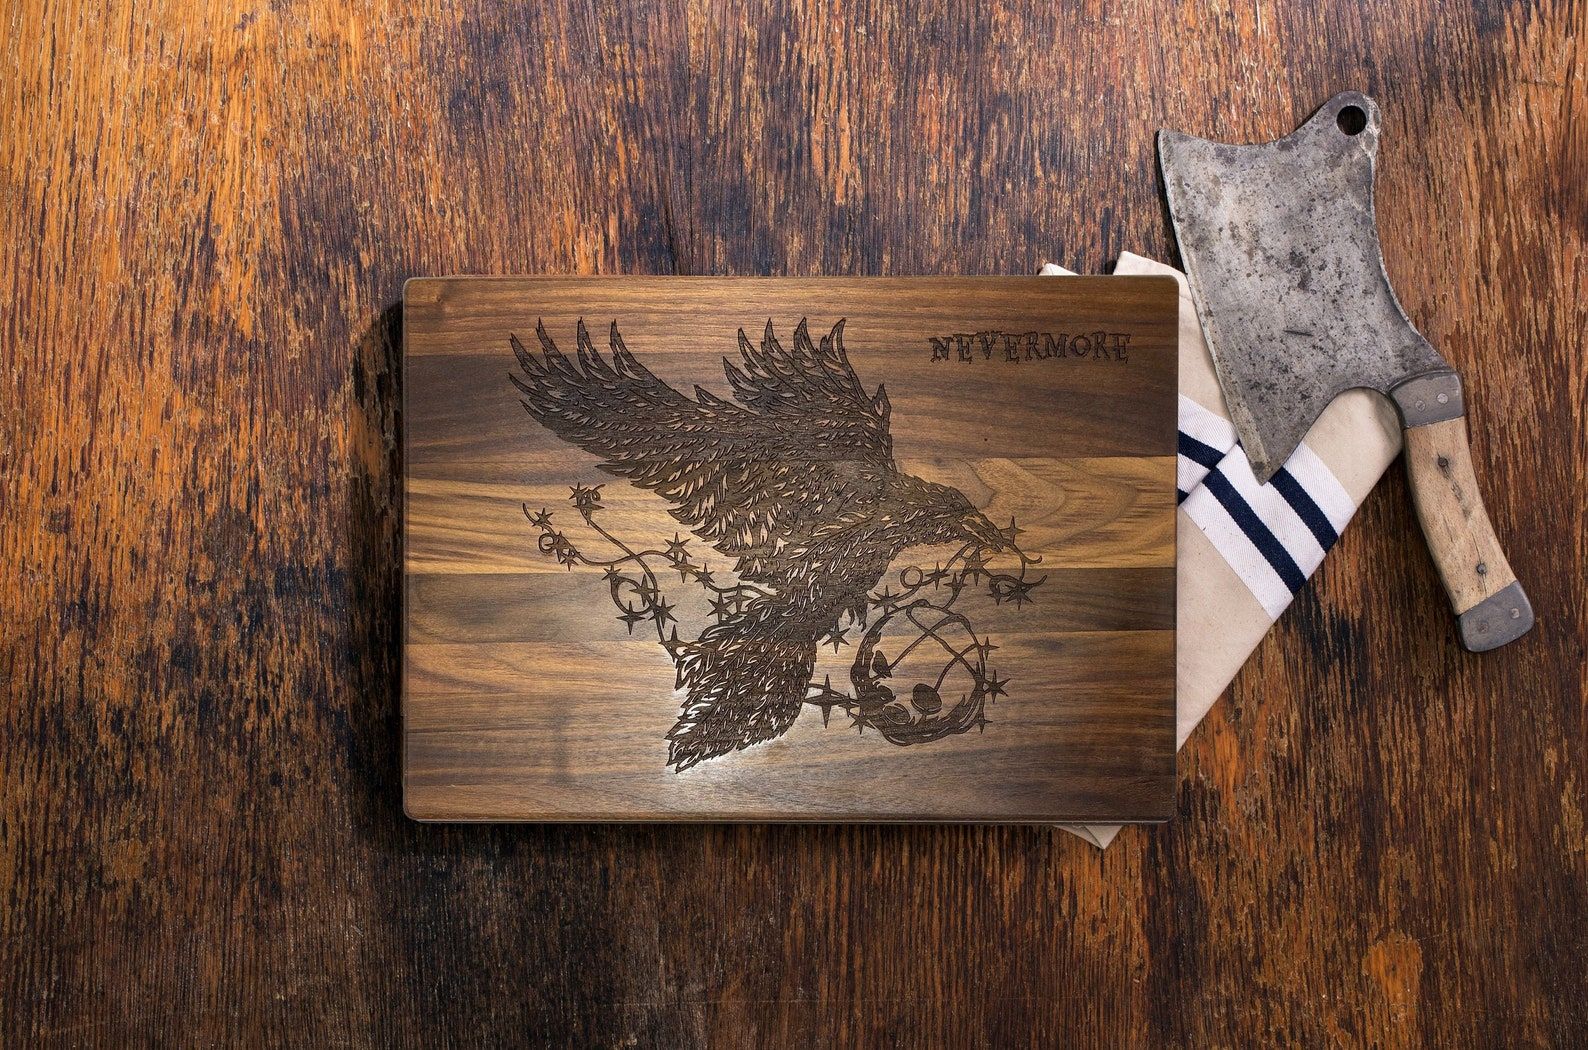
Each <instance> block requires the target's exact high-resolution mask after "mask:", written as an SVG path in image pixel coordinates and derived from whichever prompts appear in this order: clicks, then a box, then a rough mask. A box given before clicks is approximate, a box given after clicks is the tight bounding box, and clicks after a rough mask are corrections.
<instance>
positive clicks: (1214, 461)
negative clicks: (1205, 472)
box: [1180, 430, 1224, 468]
mask: <svg viewBox="0 0 1588 1050" xmlns="http://www.w3.org/2000/svg"><path fill="white" fill-rule="evenodd" d="M1180 454H1181V455H1182V456H1184V457H1185V458H1186V459H1189V460H1190V461H1191V462H1193V463H1200V464H1202V465H1203V466H1204V467H1209V468H1212V467H1216V466H1218V465H1219V460H1221V459H1223V458H1224V453H1222V452H1220V451H1219V450H1218V449H1216V448H1214V447H1213V446H1212V445H1204V444H1203V443H1202V442H1200V441H1198V440H1197V439H1196V438H1194V437H1192V436H1191V435H1190V434H1187V433H1186V432H1185V431H1183V430H1182V431H1180Z"/></svg>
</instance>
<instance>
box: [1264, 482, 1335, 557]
mask: <svg viewBox="0 0 1588 1050" xmlns="http://www.w3.org/2000/svg"><path fill="white" fill-rule="evenodd" d="M1269 484H1270V485H1272V486H1274V488H1275V489H1276V490H1278V492H1279V494H1280V495H1281V496H1283V497H1285V502H1286V503H1288V504H1290V507H1291V509H1292V510H1294V511H1295V512H1296V516H1297V517H1298V518H1300V519H1301V520H1302V521H1304V522H1306V524H1307V528H1309V529H1311V530H1312V534H1313V535H1314V536H1316V537H1318V546H1320V547H1322V548H1323V549H1324V550H1325V551H1328V549H1329V548H1330V547H1333V546H1334V541H1335V540H1337V539H1339V538H1340V534H1339V533H1338V532H1335V531H1334V526H1333V525H1331V524H1329V519H1328V518H1327V517H1325V516H1324V513H1323V510H1322V508H1320V507H1319V506H1318V505H1317V504H1316V503H1314V502H1313V501H1312V497H1311V496H1309V495H1307V490H1306V489H1304V488H1302V487H1301V482H1299V481H1297V480H1296V478H1295V476H1294V475H1293V474H1291V473H1290V471H1288V470H1286V469H1285V468H1284V467H1280V468H1279V472H1278V473H1276V474H1275V475H1274V476H1273V479H1272V480H1270V481H1269Z"/></svg>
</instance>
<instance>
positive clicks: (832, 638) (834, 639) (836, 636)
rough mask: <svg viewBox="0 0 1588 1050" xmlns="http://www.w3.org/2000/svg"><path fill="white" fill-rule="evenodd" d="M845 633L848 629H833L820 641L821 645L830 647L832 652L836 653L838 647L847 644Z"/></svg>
mask: <svg viewBox="0 0 1588 1050" xmlns="http://www.w3.org/2000/svg"><path fill="white" fill-rule="evenodd" d="M847 633H848V628H844V627H835V628H833V629H832V630H831V631H828V632H827V637H825V638H823V639H822V644H823V645H830V646H832V647H833V652H835V653H836V652H837V651H838V647H839V646H842V645H848V644H849V639H848V638H846V637H844V636H845V635H846V634H847Z"/></svg>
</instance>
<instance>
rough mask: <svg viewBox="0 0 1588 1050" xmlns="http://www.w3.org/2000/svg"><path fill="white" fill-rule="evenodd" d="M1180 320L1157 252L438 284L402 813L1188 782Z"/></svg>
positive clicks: (647, 810) (976, 802)
mask: <svg viewBox="0 0 1588 1050" xmlns="http://www.w3.org/2000/svg"><path fill="white" fill-rule="evenodd" d="M768 322H770V323H771V326H772V334H771V335H770V337H769V336H767V335H766V325H767V324H768ZM581 324H585V325H587V331H588V334H589V339H590V342H589V343H588V344H587V345H584V346H582V347H581V346H580V344H579V338H580V337H579V336H578V335H577V332H578V331H579V326H580V325H581ZM614 325H615V327H616V329H617V332H618V334H617V336H616V337H614V336H613V335H612V327H613V326H614ZM802 325H803V326H804V327H801V326H802ZM1176 325H1177V290H1176V287H1175V284H1174V282H1173V281H1171V280H1168V279H1165V278H1150V277H1149V278H1091V279H1079V278H1077V279H1070V280H1065V281H1055V280H1053V279H1051V278H1038V277H1023V278H968V279H965V278H960V279H944V278H861V279H830V280H819V279H781V280H779V279H761V280H757V279H731V280H722V279H707V278H670V279H645V278H618V279H601V278H582V279H556V278H522V279H511V278H507V279H487V278H437V279H422V280H414V281H410V282H408V285H407V289H406V295H405V310H404V325H403V331H404V340H405V347H404V356H403V368H402V375H403V390H404V405H405V407H404V418H405V424H404V434H403V437H404V462H405V464H406V477H405V479H404V489H405V494H406V498H405V506H404V522H405V523H404V541H405V552H406V553H405V567H406V568H405V579H406V585H405V590H406V601H405V613H404V616H405V619H404V636H405V645H404V658H403V666H404V693H403V713H404V721H405V725H404V778H403V782H404V798H405V805H406V808H407V810H408V812H409V813H410V814H411V815H413V816H416V817H419V818H422V819H429V820H688V819H697V820H698V819H706V820H775V821H799V820H824V821H830V820H863V821H866V820H882V821H912V820H939V821H941V820H999V821H1042V820H1061V819H1066V820H1077V819H1085V820H1152V819H1159V818H1162V817H1163V816H1165V815H1167V811H1168V807H1169V806H1170V805H1171V802H1172V785H1173V774H1174V754H1173V743H1174V700H1173V698H1174V464H1175V460H1174V451H1175V428H1174V399H1175V386H1176V384H1175V363H1176V354H1175V338H1176ZM741 332H743V333H744V336H745V338H746V340H747V341H748V346H749V349H748V350H746V351H741V349H740V343H739V335H740V333H741ZM542 333H544V340H545V343H543V341H542ZM515 336H516V337H517V338H518V339H520V340H521V342H520V346H521V347H523V348H524V350H525V353H526V355H527V358H526V363H525V364H524V365H520V363H519V361H518V360H517V359H516V358H515V354H514V351H513V350H512V348H511V346H510V338H511V337H515ZM615 338H616V339H617V340H620V342H615V341H614V339H615ZM807 340H808V341H807ZM525 344H527V346H525ZM546 344H549V349H548V346H547V345H546ZM624 355H627V356H624ZM725 361H728V362H731V363H732V364H733V366H734V369H735V372H734V379H733V383H730V381H729V379H728V378H727V373H726V372H725ZM543 369H544V371H542V370H543ZM510 374H511V375H513V376H514V377H516V378H517V380H518V382H519V383H523V384H526V386H525V387H523V388H520V387H519V386H515V385H514V383H513V382H511V381H510V380H509V375H510ZM537 377H539V378H537ZM733 384H740V385H739V386H735V385H733ZM697 387H698V388H704V392H698V391H697ZM879 389H880V391H881V393H879ZM769 390H771V391H776V392H777V393H778V394H779V395H780V396H782V395H787V397H788V398H789V399H790V403H789V405H788V407H787V408H786V409H784V410H781V411H779V410H776V409H774V408H771V407H768V404H767V403H766V402H765V400H764V394H765V392H766V391H769ZM542 392H543V393H544V398H545V399H544V401H542V400H539V398H540V397H541V394H542ZM713 397H716V398H721V399H727V403H725V402H724V401H715V402H714V401H713V400H712V398H713ZM680 406H682V407H680ZM526 408H530V409H531V411H528V412H526ZM653 417H654V418H653ZM851 425H853V426H854V427H855V428H858V429H850V427H851ZM835 428H843V429H841V431H840V432H841V434H842V436H841V437H834V438H831V439H829V438H828V437H827V436H826V435H828V434H829V433H830V432H832V431H834V430H835ZM598 453H599V454H598ZM603 461H606V462H613V461H619V462H620V466H619V467H618V468H617V470H616V473H614V472H610V471H603V470H602V469H601V468H600V466H599V465H600V464H601V463H602V462H603ZM622 463H629V464H632V465H631V466H628V467H623V466H621V464H622ZM625 471H627V472H626V473H625ZM658 478H659V479H662V480H660V481H655V480H654V479H658ZM674 478H682V479H683V480H681V481H677V482H674V481H673V480H671V479H674ZM631 479H632V480H633V481H636V482H637V481H641V480H648V479H649V480H651V481H652V483H650V484H648V485H646V486H643V487H642V486H641V485H640V484H637V483H631ZM597 486H599V488H597ZM697 490H699V491H697ZM581 492H582V493H584V494H585V496H586V498H588V499H589V500H591V501H592V506H591V507H590V509H589V511H588V513H587V514H581V511H580V505H579V504H578V503H577V501H578V499H579V496H578V494H579V493H581ZM675 510H676V511H677V512H678V515H679V516H677V517H675V516H674V511H675ZM692 528H693V529H694V531H693V532H691V529H692ZM758 528H765V530H766V531H765V533H764V534H761V533H756V531H755V530H756V529H758ZM752 534H754V536H756V537H759V538H758V539H755V540H746V539H745V537H746V536H750V535H752ZM823 536H831V537H832V539H830V540H824V539H823V538H822V537H823ZM763 541H764V542H763ZM758 542H759V543H761V546H759V547H758V546H756V543H758ZM563 544H565V545H566V546H561V545H563ZM563 552H566V556H561V555H562V553H563ZM785 552H786V553H785ZM730 555H731V556H730ZM754 558H762V561H761V562H752V561H750V560H748V559H754ZM972 559H975V561H974V562H973V561H972ZM983 561H984V562H985V567H984V568H983V567H982V564H981V563H982V562H983ZM927 574H931V576H930V577H928V575H927ZM841 593H842V594H844V595H845V596H844V597H835V596H837V595H839V594H841ZM747 598H748V599H749V605H748V606H747V605H746V604H745V602H746V599H747ZM857 601H858V602H859V603H860V606H861V607H862V608H863V609H864V616H863V617H862V618H859V619H858V620H857V618H856V617H855V616H854V615H853V612H852V610H853V609H854V607H855V603H856V602H857ZM713 603H718V604H716V605H715V606H714V605H713ZM846 610H851V611H846ZM700 651H708V653H709V655H710V656H711V659H709V660H707V662H706V663H704V664H701V665H699V666H695V665H693V664H692V663H691V654H692V653H694V652H700ZM719 653H720V658H718V656H717V654H719ZM879 660H880V661H881V664H880V666H879V665H878V661H879ZM790 676H792V677H790ZM697 696H705V697H708V698H709V703H703V704H702V710H700V711H696V712H693V713H691V714H690V715H689V716H688V717H687V718H686V717H684V716H683V715H682V714H681V710H682V709H683V708H686V707H690V706H691V705H692V704H693V703H694V701H695V698H696V697H697ZM835 705H836V706H835ZM763 718H765V719H767V720H768V721H769V722H771V723H772V724H763V723H762V722H761V721H760V720H761V719H763ZM675 723H676V725H675Z"/></svg>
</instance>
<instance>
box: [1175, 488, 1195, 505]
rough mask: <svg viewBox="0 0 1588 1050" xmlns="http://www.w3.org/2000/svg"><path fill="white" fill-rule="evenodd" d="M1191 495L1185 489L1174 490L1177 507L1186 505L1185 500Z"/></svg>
mask: <svg viewBox="0 0 1588 1050" xmlns="http://www.w3.org/2000/svg"><path fill="white" fill-rule="evenodd" d="M1189 495H1191V493H1189V492H1187V491H1186V490H1185V489H1182V488H1176V489H1175V490H1174V503H1175V506H1177V507H1178V506H1179V505H1180V504H1182V503H1184V502H1185V498H1186V497H1187V496H1189Z"/></svg>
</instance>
